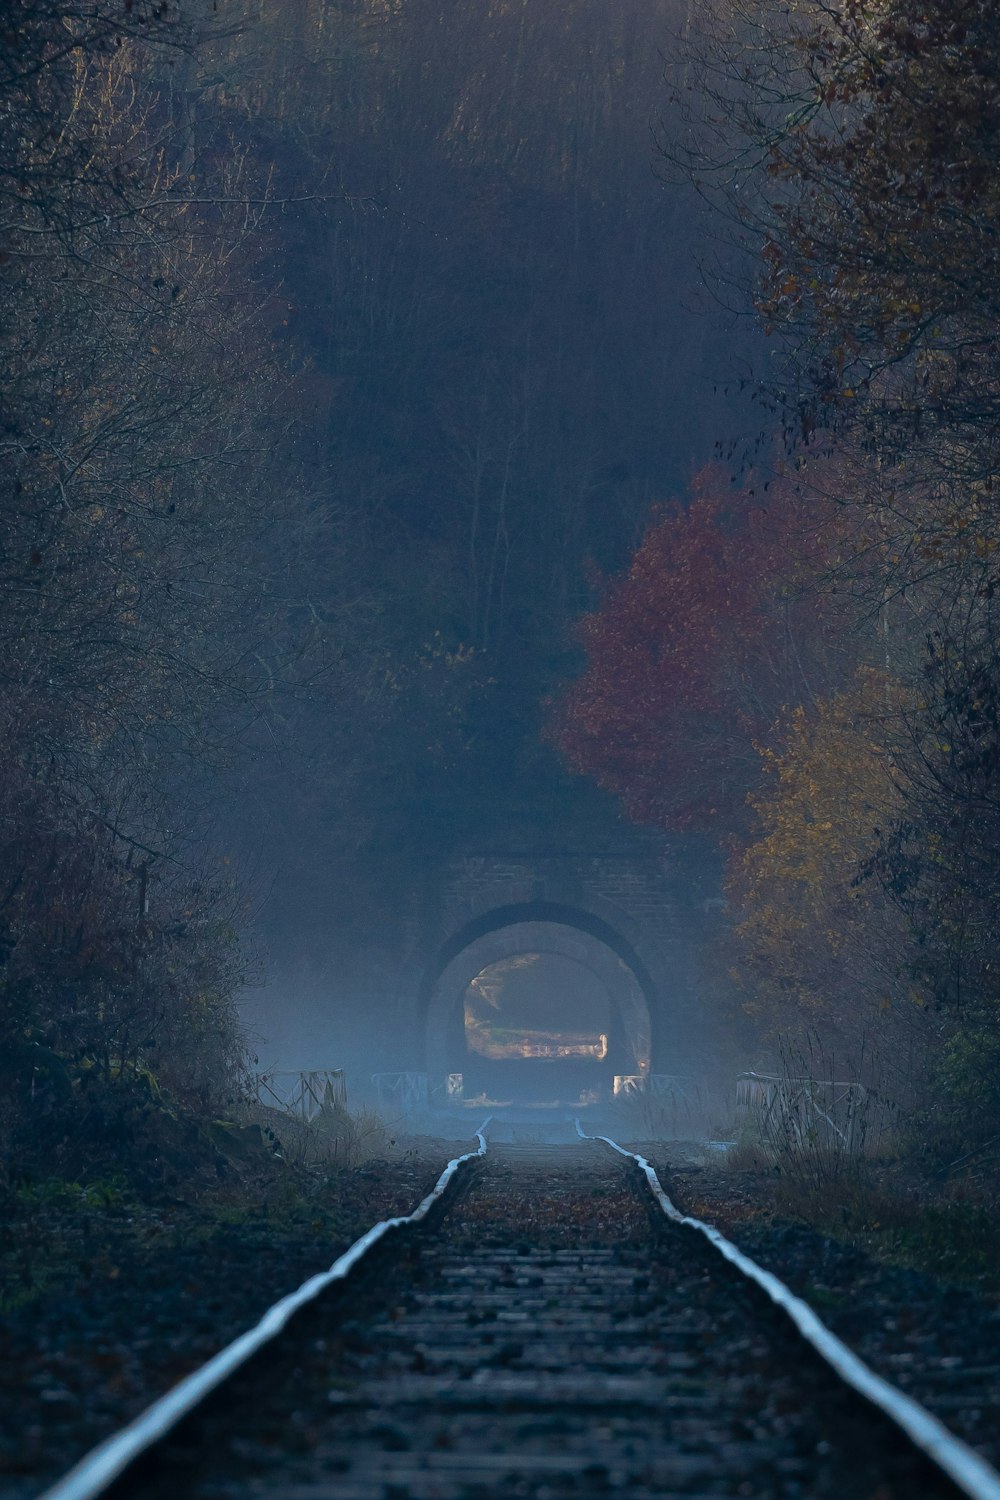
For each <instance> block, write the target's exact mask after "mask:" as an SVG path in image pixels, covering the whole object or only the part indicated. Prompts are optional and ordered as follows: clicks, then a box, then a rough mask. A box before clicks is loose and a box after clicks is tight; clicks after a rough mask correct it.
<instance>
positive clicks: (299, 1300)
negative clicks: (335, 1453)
mask: <svg viewBox="0 0 1000 1500" xmlns="http://www.w3.org/2000/svg"><path fill="white" fill-rule="evenodd" d="M489 1123H490V1121H489V1119H486V1120H484V1121H483V1123H482V1125H481V1126H480V1127H479V1129H478V1130H477V1131H476V1139H477V1140H478V1142H479V1145H478V1147H477V1149H476V1150H475V1151H467V1152H466V1153H465V1154H464V1155H463V1156H456V1157H454V1158H453V1160H451V1161H450V1162H449V1163H448V1165H447V1166H446V1167H445V1169H444V1171H443V1172H442V1173H441V1176H440V1177H439V1178H438V1180H437V1182H436V1183H435V1185H434V1187H433V1188H432V1189H431V1191H430V1192H429V1193H428V1194H427V1196H426V1198H424V1199H423V1200H422V1201H421V1202H420V1203H419V1204H418V1205H417V1207H416V1208H415V1209H414V1210H413V1212H412V1213H411V1214H402V1215H399V1216H398V1217H396V1218H392V1219H382V1220H381V1221H380V1222H379V1223H378V1224H373V1225H372V1227H371V1228H370V1229H368V1230H366V1231H365V1233H364V1234H363V1235H362V1236H361V1237H360V1239H357V1240H355V1241H354V1244H353V1245H351V1246H350V1248H349V1249H347V1250H345V1251H344V1253H343V1255H341V1256H338V1258H337V1259H336V1260H335V1261H334V1263H333V1265H332V1266H331V1267H330V1268H329V1270H327V1271H320V1272H319V1273H318V1274H317V1275H316V1276H310V1278H309V1279H308V1281H304V1282H303V1283H302V1285H301V1286H300V1287H299V1288H298V1289H297V1290H296V1291H294V1292H289V1293H288V1295H287V1296H285V1297H282V1298H280V1300H279V1301H277V1302H275V1303H274V1304H273V1306H272V1307H269V1308H268V1310H267V1312H266V1313H265V1314H264V1316H263V1317H262V1318H261V1319H260V1321H259V1322H258V1323H256V1324H255V1325H254V1327H253V1328H250V1329H248V1330H247V1332H246V1333H242V1334H240V1335H239V1337H238V1338H235V1339H233V1341H232V1343H230V1344H227V1345H226V1346H225V1348H224V1349H220V1350H219V1352H218V1354H215V1355H213V1356H212V1358H211V1359H210V1360H208V1362H207V1363H206V1364H203V1365H201V1366H200V1368H199V1369H197V1370H194V1371H192V1373H191V1374H190V1375H187V1376H185V1378H184V1379H183V1380H181V1381H179V1382H178V1384H177V1385H175V1386H174V1387H173V1388H172V1389H171V1390H169V1391H167V1393H166V1394H165V1395H163V1396H160V1397H159V1398H158V1399H157V1400H156V1401H154V1402H153V1403H152V1405H150V1406H147V1407H146V1410H145V1411H143V1412H140V1414H139V1416H137V1417H135V1418H134V1419H133V1420H132V1421H131V1422H129V1423H128V1425H127V1426H126V1427H123V1428H121V1430H120V1431H119V1432H116V1433H114V1434H113V1435H112V1436H111V1437H109V1438H106V1439H105V1440H104V1441H103V1442H102V1443H99V1444H98V1445H97V1447H96V1448H93V1449H91V1451H90V1452H89V1453H87V1454H85V1455H84V1457H83V1458H81V1459H80V1461H79V1463H77V1464H75V1465H74V1466H73V1468H72V1469H70V1470H69V1471H68V1472H67V1473H66V1474H64V1475H63V1477H62V1478H61V1479H58V1480H57V1481H56V1483H55V1484H54V1485H52V1486H51V1487H50V1488H49V1489H47V1490H46V1491H45V1492H44V1494H43V1495H42V1496H41V1497H40V1500H96V1497H97V1496H99V1495H102V1494H104V1492H105V1491H106V1490H107V1489H108V1487H109V1486H110V1485H111V1484H113V1483H114V1481H115V1480H116V1479H119V1478H120V1477H121V1476H122V1474H124V1472H125V1471H126V1469H128V1468H129V1467H130V1466H131V1465H132V1464H133V1463H134V1462H135V1461H136V1459H137V1458H141V1457H142V1455H143V1454H144V1453H146V1452H147V1451H148V1450H149V1449H150V1448H152V1447H154V1446H155V1445H156V1444H157V1443H158V1442H159V1441H160V1440H161V1438H164V1437H166V1435H167V1433H169V1432H170V1431H171V1430H172V1429H173V1428H174V1427H176V1426H177V1423H178V1422H179V1421H180V1420H181V1418H182V1417H186V1416H187V1415H188V1413H189V1412H191V1411H193V1410H194V1409H195V1407H196V1406H199V1405H200V1404H201V1402H202V1401H204V1400H205V1398H206V1396H209V1395H211V1393H212V1392H213V1391H214V1390H217V1389H218V1387H219V1386H220V1385H222V1384H223V1382H224V1381H226V1380H228V1379H229V1377H230V1376H231V1375H233V1374H235V1372H236V1371H237V1370H239V1369H240V1368H241V1367H242V1366H243V1365H245V1364H246V1363H247V1361H248V1360H249V1359H250V1358H251V1357H252V1356H253V1355H254V1354H256V1353H257V1352H258V1350H260V1349H262V1348H263V1347H264V1345H265V1344H269V1343H270V1342H271V1340H272V1339H274V1338H276V1337H277V1335H278V1334H279V1333H281V1331H282V1329H283V1328H284V1327H285V1326H286V1324H287V1323H288V1321H289V1319H290V1318H292V1317H293V1316H294V1314H295V1313H297V1312H298V1311H299V1309H300V1308H301V1307H304V1306H305V1305H306V1304H307V1303H308V1302H312V1301H313V1300H314V1299H315V1298H316V1297H318V1296H319V1295H320V1293H321V1292H324V1291H326V1289H327V1287H329V1286H332V1285H333V1283H334V1282H337V1281H343V1280H344V1278H345V1277H346V1276H347V1275H348V1274H349V1272H350V1271H352V1270H353V1268H354V1267H355V1266H356V1265H357V1264H358V1262H359V1261H360V1260H361V1259H363V1257H364V1256H365V1255H366V1254H367V1253H368V1251H369V1250H371V1248H372V1246H373V1245H377V1244H378V1242H379V1241H380V1240H381V1239H383V1238H384V1237H385V1236H386V1235H387V1234H389V1233H390V1232H391V1231H392V1230H395V1229H400V1228H403V1227H404V1226H406V1225H408V1224H419V1223H420V1221H421V1219H424V1218H426V1216H427V1214H428V1213H429V1212H430V1210H431V1209H432V1208H433V1207H434V1205H435V1203H437V1202H438V1201H439V1200H440V1199H441V1197H442V1196H443V1195H444V1193H445V1192H446V1190H447V1188H448V1185H449V1183H450V1182H451V1181H452V1179H453V1178H454V1176H455V1174H456V1172H457V1171H458V1169H459V1168H460V1167H461V1166H462V1165H463V1164H464V1163H465V1162H467V1161H473V1160H474V1159H475V1158H476V1157H479V1156H485V1155H486V1136H485V1135H484V1131H485V1130H486V1127H487V1125H488V1124H489Z"/></svg>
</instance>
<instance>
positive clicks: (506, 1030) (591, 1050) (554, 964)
mask: <svg viewBox="0 0 1000 1500" xmlns="http://www.w3.org/2000/svg"><path fill="white" fill-rule="evenodd" d="M610 1010H611V997H610V996H609V994H608V992H607V990H606V988H605V986H604V985H603V984H602V983H601V981H600V980H599V979H598V978H597V977H596V976H595V975H594V974H593V973H591V971H590V970H589V969H587V968H585V967H584V965H583V964H579V963H576V962H574V960H572V959H569V958H565V957H563V956H561V955H558V954H552V953H518V954H515V955H514V956H513V957H512V958H507V959H502V960H500V961H499V962H498V963H494V964H490V965H489V967H488V968H485V969H483V970H481V972H480V973H479V974H477V975H476V977H475V978H474V979H473V980H472V982H471V984H470V985H469V986H468V989H467V990H466V992H465V1039H466V1045H467V1047H468V1049H469V1051H470V1052H471V1053H475V1054H476V1055H477V1056H479V1057H483V1058H489V1059H490V1060H491V1061H495V1062H499V1061H504V1060H510V1059H514V1058H547V1059H559V1058H578V1059H591V1060H592V1061H594V1062H603V1060H604V1059H605V1058H606V1057H607V1055H608V1033H609V1030H610Z"/></svg>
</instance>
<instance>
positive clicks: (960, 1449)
mask: <svg viewBox="0 0 1000 1500" xmlns="http://www.w3.org/2000/svg"><path fill="white" fill-rule="evenodd" d="M576 1130H577V1134H578V1135H579V1136H580V1138H581V1140H585V1141H603V1143H604V1144H605V1145H606V1146H610V1147H611V1149H612V1151H617V1152H618V1153H619V1154H620V1155H621V1156H627V1157H630V1158H631V1160H632V1161H634V1162H635V1163H636V1165H637V1166H638V1167H639V1170H640V1171H641V1172H642V1173H643V1175H644V1176H645V1178H646V1182H647V1183H648V1185H649V1188H650V1190H651V1191H652V1194H653V1197H654V1198H655V1199H656V1201H657V1203H658V1204H659V1205H660V1208H661V1209H662V1210H663V1212H664V1213H665V1214H666V1216H667V1218H668V1219H670V1220H672V1221H673V1223H675V1224H681V1225H683V1226H684V1227H685V1228H686V1229H691V1230H694V1231H696V1232H697V1233H698V1234H701V1235H703V1236H704V1237H705V1239H707V1240H708V1241H709V1243H710V1244H711V1245H713V1246H714V1247H715V1249H716V1250H718V1251H719V1253H720V1255H723V1256H724V1257H725V1258H726V1260H727V1261H729V1263H730V1264H731V1265H733V1266H735V1267H736V1269H737V1270H738V1271H741V1272H742V1273H743V1275H744V1276H746V1277H747V1278H748V1279H749V1280H750V1281H753V1282H755V1283H756V1285H757V1286H759V1287H760V1288H761V1290H762V1291H764V1292H766V1294H767V1296H768V1297H769V1298H770V1299H771V1301H772V1302H773V1303H774V1304H775V1305H776V1306H777V1307H780V1308H781V1309H782V1310H783V1311H784V1312H785V1313H787V1315H788V1316H789V1317H790V1318H791V1320H792V1322H793V1323H794V1324H795V1327H796V1328H797V1329H798V1331H799V1333H800V1334H801V1335H802V1337H803V1338H804V1339H805V1340H806V1342H807V1343H808V1344H810V1345H811V1346H812V1348H813V1349H815V1351H816V1353H817V1354H819V1355H820V1357H821V1358H822V1359H823V1360H824V1361H825V1362H826V1364H828V1365H829V1366H830V1368H831V1369H832V1370H834V1372H835V1373H836V1374H837V1375H839V1376H840V1378H841V1380H843V1381H844V1383H845V1384H846V1385H849V1386H850V1387H851V1388H852V1389H853V1390H855V1391H856V1392H857V1393H858V1394H859V1395H860V1396H862V1397H863V1398H864V1399H865V1400H866V1401H868V1402H869V1403H870V1404H871V1405H872V1406H875V1407H877V1408H878V1410H879V1411H881V1412H882V1413H883V1414H884V1415H885V1416H887V1417H888V1418H889V1420H890V1421H891V1422H893V1423H894V1424H895V1426H896V1427H898V1428H900V1429H901V1431H902V1432H904V1433H905V1434H906V1436H907V1437H908V1438H909V1439H910V1441H911V1443H913V1444H914V1446H915V1447H917V1448H919V1450H920V1451H921V1453H923V1454H925V1455H926V1457H927V1458H929V1459H930V1460H931V1462H932V1463H933V1464H935V1465H936V1466H937V1467H938V1468H939V1469H940V1470H941V1471H942V1472H943V1473H944V1474H946V1475H947V1476H948V1478H949V1479H950V1480H951V1481H952V1482H953V1483H954V1484H956V1485H957V1486H958V1488H959V1489H960V1490H961V1491H962V1492H963V1493H964V1494H966V1495H968V1496H969V1497H970V1500H1000V1473H997V1471H996V1469H994V1468H993V1467H992V1466H991V1465H990V1464H988V1463H987V1462H986V1460H985V1459H984V1458H983V1457H981V1455H980V1454H978V1453H977V1452H976V1451H975V1449H974V1448H970V1446H969V1445H968V1443H964V1442H963V1441H962V1439H961V1438H958V1437H956V1436H955V1434H954V1433H953V1432H951V1431H949V1429H948V1428H947V1427H946V1426H945V1425H944V1423H943V1422H940V1421H939V1420H938V1418H937V1417H935V1416H932V1414H931V1413H930V1412H929V1411H927V1409H926V1408H925V1407H923V1406H921V1405H920V1403H919V1402H918V1401H914V1400H913V1398H912V1397H911V1396H907V1395H904V1393H903V1392H902V1391H901V1390H899V1389H898V1387H896V1386H894V1385H892V1384H891V1383H890V1382H889V1381H888V1380H884V1379H883V1378H882V1376H881V1375H876V1373H875V1371H874V1370H873V1369H871V1367H870V1366H869V1365H867V1364H865V1362H864V1360H863V1359H861V1358H860V1357H859V1356H858V1355H857V1354H855V1353H854V1351H853V1349H850V1348H849V1347H848V1346H847V1344H845V1343H844V1342H843V1340H842V1339H839V1338H838V1337H837V1335H836V1334H835V1333H833V1332H832V1331H831V1330H830V1329H829V1328H827V1326H826V1324H825V1323H824V1322H822V1320H821V1319H820V1318H818V1317H817V1316H816V1314H815V1313H814V1312H813V1310H812V1308H811V1307H810V1306H809V1304H808V1302H804V1301H803V1300H802V1298H801V1297H797V1296H796V1295H795V1293H794V1292H793V1291H792V1290H791V1289H790V1288H789V1287H787V1286H786V1285H785V1283H784V1282H783V1281H781V1280H780V1279H779V1278H778V1277H777V1276H775V1275H774V1274H773V1272H771V1271H765V1270H764V1267H763V1266H759V1265H758V1264H757V1262H756V1261H755V1260H751V1258H750V1256H749V1255H744V1253H743V1251H742V1250H738V1249H737V1248H736V1246H735V1245H734V1244H733V1243H732V1241H731V1240H727V1239H726V1237H725V1235H724V1234H722V1233H721V1232H720V1231H719V1230H718V1229H715V1228H714V1227H713V1226H712V1225H711V1224H705V1223H703V1221H702V1220H701V1219H694V1218H692V1217H691V1216H690V1215H689V1214H684V1213H681V1211H680V1209H679V1208H677V1207H676V1206H675V1205H674V1204H673V1203H671V1201H670V1199H669V1198H668V1197H667V1194H666V1193H665V1192H664V1190H663V1187H662V1185H661V1183H660V1179H659V1178H658V1177H657V1175H656V1172H655V1170H654V1168H653V1167H651V1166H650V1164H649V1162H648V1161H647V1160H646V1158H645V1157H644V1156H640V1155H639V1153H638V1152H637V1151H628V1150H626V1148H625V1147H624V1146H619V1144H618V1142H617V1141H613V1140H611V1138H610V1136H606V1135H587V1134H586V1132H585V1131H584V1130H583V1129H582V1128H581V1125H580V1121H579V1120H577V1121H576Z"/></svg>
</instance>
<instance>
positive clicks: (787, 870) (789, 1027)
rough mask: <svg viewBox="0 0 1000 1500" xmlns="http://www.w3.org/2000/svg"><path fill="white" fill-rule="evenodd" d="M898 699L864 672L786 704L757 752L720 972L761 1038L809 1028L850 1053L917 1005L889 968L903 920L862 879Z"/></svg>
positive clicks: (871, 849) (873, 843)
mask: <svg viewBox="0 0 1000 1500" xmlns="http://www.w3.org/2000/svg"><path fill="white" fill-rule="evenodd" d="M898 698H899V690H898V688H897V687H896V685H895V684H893V683H891V682H890V681H888V680H887V679H886V678H885V677H884V676H882V675H881V674H878V673H876V672H873V671H871V670H870V669H865V671H864V672H862V674H861V675H860V676H859V678H858V680H857V682H856V685H855V686H854V688H853V689H852V690H851V691H850V692H846V693H842V694H838V695H836V696H834V697H830V698H827V699H821V700H819V701H818V702H816V703H815V704H814V705H813V706H812V707H810V708H808V709H807V708H805V707H802V706H799V707H797V708H795V709H794V710H793V711H792V712H791V713H790V714H789V715H788V716H787V718H786V721H785V725H784V733H783V744H782V745H780V746H779V748H777V749H763V750H762V751H761V755H762V757H763V760H764V765H765V771H766V774H765V779H764V784H763V786H762V787H761V789H760V790H759V791H757V792H755V793H754V794H752V795H751V798H750V803H751V806H752V808H753V810H754V813H755V815H756V821H757V825H758V829H759V836H758V837H757V838H756V840H755V841H754V842H753V843H752V844H750V845H749V846H748V847H747V848H745V849H743V850H741V851H740V852H739V853H737V854H735V855H734V856H733V858H732V860H731V862H730V869H729V873H728V881H727V886H728V894H729V898H730V901H731V902H732V904H733V907H734V910H735V914H736V919H737V921H736V929H735V953H736V962H735V968H734V975H733V977H734V980H735V981H736V983H737V986H738V989H739V991H740V992H741V994H742V996H743V1004H744V1007H745V1009H746V1010H747V1011H748V1012H749V1013H750V1014H751V1015H753V1016H755V1017H756V1018H757V1020H758V1021H759V1023H760V1024H761V1026H762V1028H763V1030H764V1032H765V1035H766V1037H767V1040H768V1041H770V1042H772V1043H773V1042H775V1041H777V1040H778V1039H779V1038H785V1039H789V1038H791V1039H794V1037H795V1036H796V1034H798V1035H800V1036H801V1035H802V1033H803V1032H804V1031H806V1030H810V1031H815V1032H816V1033H818V1034H819V1036H820V1037H821V1038H823V1039H824V1041H826V1042H828V1043H829V1044H830V1046H831V1047H833V1048H835V1049H836V1050H837V1051H838V1052H841V1053H843V1052H845V1051H846V1052H848V1053H851V1054H852V1055H855V1056H857V1055H858V1054H859V1053H860V1052H861V1051H862V1050H869V1049H871V1047H872V1046H873V1045H874V1044H875V1042H876V1041H877V1039H878V1037H879V1036H880V1035H881V1036H885V1035H887V1034H888V1032H889V1031H893V1032H896V1030H897V1023H898V1021H899V1018H900V1017H902V1018H903V1020H904V1022H909V1021H910V1020H911V1019H912V1018H914V1017H915V1016H917V1015H918V1014H919V1002H920V1000H921V997H920V996H919V995H918V994H917V993H916V992H915V991H914V990H913V989H912V986H911V985H910V984H909V981H908V978H907V975H906V974H905V972H901V971H900V956H901V955H902V954H903V953H904V952H905V947H906V938H905V931H904V919H903V917H902V915H901V913H900V912H899V911H898V909H897V908H896V907H895V906H893V905H892V904H891V903H890V902H889V901H888V900H887V898H886V896H885V894H884V892H883V890H882V888H881V885H880V884H879V882H878V881H877V880H875V879H865V878H863V872H864V868H865V865H866V863H867V862H868V861H869V860H870V859H871V858H872V856H873V854H874V853H875V850H876V847H877V840H878V830H879V828H885V827H886V825H887V823H888V822H889V821H890V820H891V819H893V818H894V817H895V816H898V814H899V811H900V808H901V798H900V795H899V791H898V789H897V787H896V784H895V780H894V775H893V762H892V753H891V749H890V745H891V741H892V728H893V725H894V723H895V722H896V714H897V708H898ZM914 1002H917V1005H916V1007H915V1005H914Z"/></svg>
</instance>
